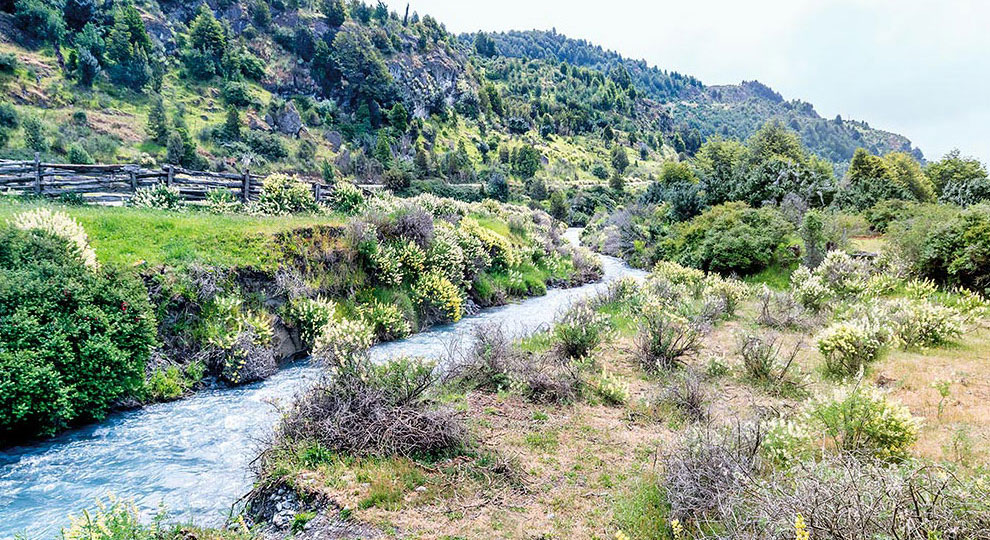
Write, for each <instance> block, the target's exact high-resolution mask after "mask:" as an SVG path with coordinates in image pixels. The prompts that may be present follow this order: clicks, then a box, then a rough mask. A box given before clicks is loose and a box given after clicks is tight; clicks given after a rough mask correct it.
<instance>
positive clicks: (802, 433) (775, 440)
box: [761, 414, 813, 466]
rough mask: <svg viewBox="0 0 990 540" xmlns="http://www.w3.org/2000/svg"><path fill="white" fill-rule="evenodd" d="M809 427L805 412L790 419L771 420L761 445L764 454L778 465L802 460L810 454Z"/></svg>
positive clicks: (810, 438) (810, 436) (810, 439)
mask: <svg viewBox="0 0 990 540" xmlns="http://www.w3.org/2000/svg"><path fill="white" fill-rule="evenodd" d="M809 427H810V422H809V419H808V416H807V414H799V415H798V416H797V417H796V418H793V419H790V420H784V419H780V418H778V419H775V420H772V421H771V422H769V424H768V425H767V428H766V433H765V435H764V439H763V445H762V446H761V450H762V451H763V454H764V456H765V457H766V458H767V459H768V460H769V461H770V462H771V463H773V464H775V465H778V466H786V465H789V464H792V463H797V462H799V461H803V460H804V459H805V458H807V457H809V456H810V454H811V448H812V442H813V437H812V433H811V431H810V430H809Z"/></svg>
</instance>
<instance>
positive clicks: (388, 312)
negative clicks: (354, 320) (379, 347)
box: [358, 300, 412, 341]
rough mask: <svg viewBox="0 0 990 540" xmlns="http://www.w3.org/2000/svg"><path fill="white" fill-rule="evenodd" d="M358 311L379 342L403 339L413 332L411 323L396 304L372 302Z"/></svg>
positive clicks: (360, 307)
mask: <svg viewBox="0 0 990 540" xmlns="http://www.w3.org/2000/svg"><path fill="white" fill-rule="evenodd" d="M358 311H359V312H360V313H361V317H362V318H363V319H364V321H365V322H366V323H367V324H368V326H370V327H371V329H372V331H373V332H374V334H375V337H376V338H377V339H378V340H379V341H391V340H393V339H402V338H404V337H406V336H408V335H409V333H410V332H411V331H412V328H411V327H410V325H409V321H407V320H406V317H405V316H404V315H403V314H402V311H401V310H400V309H399V306H397V305H395V304H386V303H385V302H381V301H379V300H372V301H371V302H370V303H368V304H364V305H361V306H359V307H358Z"/></svg>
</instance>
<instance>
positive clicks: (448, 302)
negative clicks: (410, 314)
mask: <svg viewBox="0 0 990 540" xmlns="http://www.w3.org/2000/svg"><path fill="white" fill-rule="evenodd" d="M412 298H413V301H414V302H415V303H416V305H418V306H419V309H420V313H422V314H423V315H424V318H425V319H426V321H428V322H457V321H459V320H461V315H462V314H463V312H462V310H463V303H464V300H463V298H461V291H460V289H458V288H457V286H456V285H454V284H453V283H451V282H450V280H448V279H447V278H445V277H443V275H442V274H440V273H439V272H436V271H432V272H427V273H425V274H423V275H422V276H421V277H420V278H419V281H417V282H416V283H415V284H414V285H413V288H412Z"/></svg>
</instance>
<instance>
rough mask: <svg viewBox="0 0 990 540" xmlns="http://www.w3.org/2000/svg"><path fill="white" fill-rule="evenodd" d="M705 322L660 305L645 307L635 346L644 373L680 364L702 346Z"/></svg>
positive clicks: (664, 369)
mask: <svg viewBox="0 0 990 540" xmlns="http://www.w3.org/2000/svg"><path fill="white" fill-rule="evenodd" d="M703 335H704V324H703V323H702V322H700V321H692V320H689V319H688V318H687V317H684V316H683V315H681V314H678V313H675V312H673V311H672V310H668V309H665V308H664V307H663V306H659V305H655V304H651V305H647V306H644V307H643V309H642V313H641V322H640V324H639V331H638V332H637V333H636V338H635V349H636V357H637V360H638V361H639V364H640V365H641V366H642V367H643V369H644V370H645V371H646V372H647V373H651V374H658V373H662V372H664V371H667V370H670V369H673V368H675V367H677V366H679V365H680V364H682V363H683V362H684V360H685V358H687V357H688V356H690V355H692V354H695V353H697V352H698V350H699V349H700V348H701V338H702V337H703Z"/></svg>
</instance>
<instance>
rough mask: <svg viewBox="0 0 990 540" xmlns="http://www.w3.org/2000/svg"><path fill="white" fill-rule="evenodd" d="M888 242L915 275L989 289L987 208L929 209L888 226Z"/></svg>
mask: <svg viewBox="0 0 990 540" xmlns="http://www.w3.org/2000/svg"><path fill="white" fill-rule="evenodd" d="M888 237H889V239H890V243H891V245H892V247H893V248H894V249H895V251H896V252H897V254H898V255H899V256H900V257H901V258H903V259H904V260H905V261H906V262H907V263H908V264H909V265H910V267H911V269H912V270H913V271H914V272H915V273H916V274H917V275H919V276H921V277H924V278H929V279H933V280H935V281H936V282H937V283H941V284H945V285H952V286H962V287H966V288H968V289H973V290H976V291H982V292H986V291H988V290H990V264H988V261H990V205H983V204H981V205H975V206H971V207H969V208H967V209H965V210H958V209H954V208H951V207H943V206H929V207H925V208H923V209H920V210H919V212H917V213H916V214H915V215H913V216H910V217H908V218H907V219H904V220H900V221H896V222H894V223H892V224H891V226H890V232H889V234H888Z"/></svg>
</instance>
